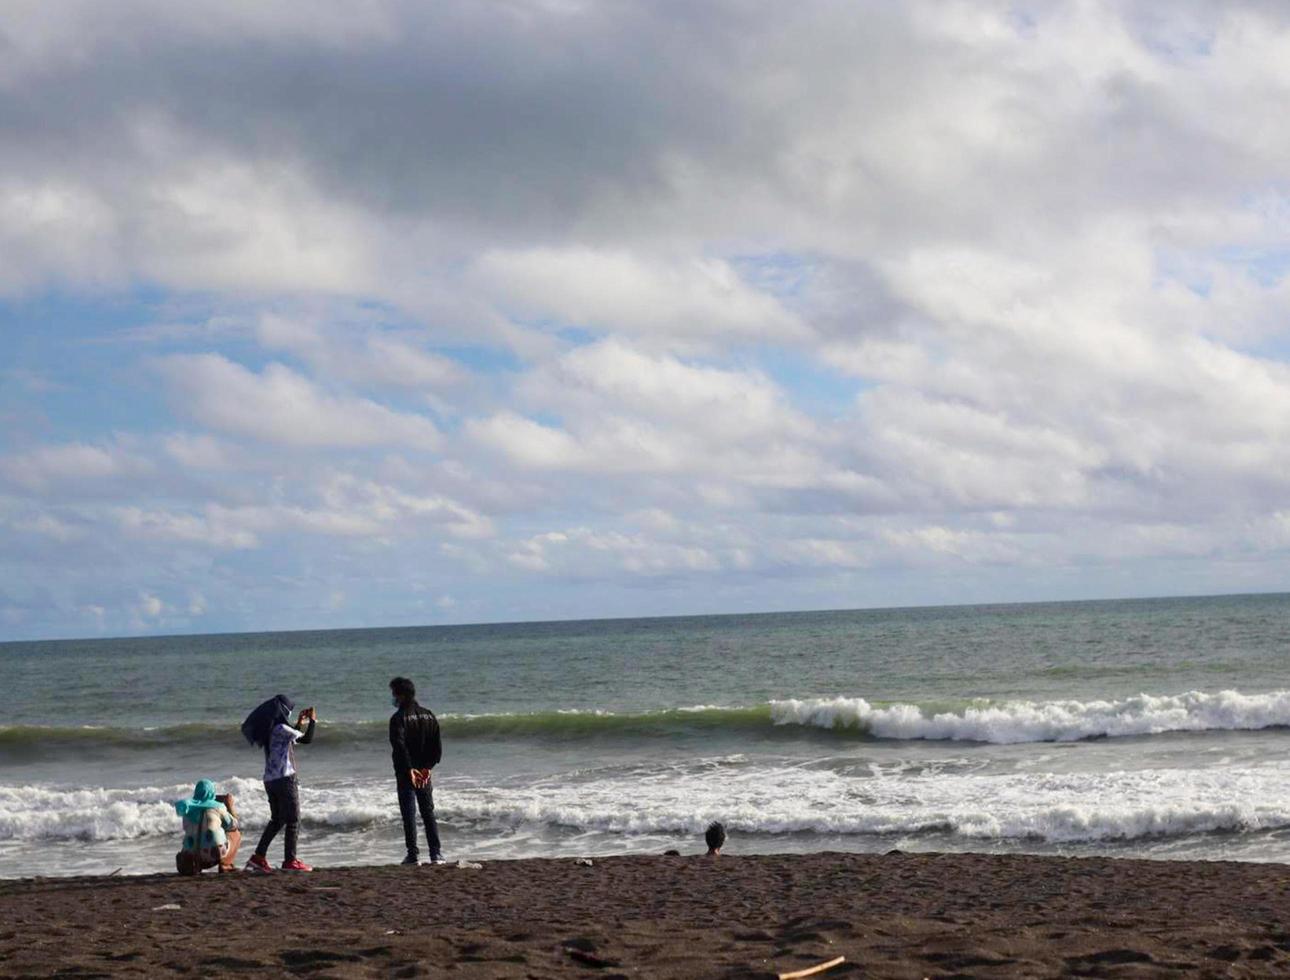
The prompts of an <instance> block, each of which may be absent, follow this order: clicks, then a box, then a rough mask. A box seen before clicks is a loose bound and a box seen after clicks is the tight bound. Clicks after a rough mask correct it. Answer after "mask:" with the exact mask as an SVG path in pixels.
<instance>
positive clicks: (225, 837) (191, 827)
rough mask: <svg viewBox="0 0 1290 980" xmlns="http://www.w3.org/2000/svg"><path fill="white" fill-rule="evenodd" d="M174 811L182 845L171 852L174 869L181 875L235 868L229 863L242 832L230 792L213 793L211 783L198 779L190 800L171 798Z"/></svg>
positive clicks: (239, 841) (213, 785) (231, 861)
mask: <svg viewBox="0 0 1290 980" xmlns="http://www.w3.org/2000/svg"><path fill="white" fill-rule="evenodd" d="M175 812H176V813H178V814H179V816H180V817H182V818H183V821H184V845H183V847H182V848H180V850H179V853H178V854H176V855H175V868H176V870H178V872H179V873H180V874H181V875H195V874H200V873H201V872H203V871H205V870H206V869H207V868H215V867H218V868H219V869H220V871H221V872H226V871H234V870H236V868H235V867H234V864H233V862H234V861H235V860H236V858H237V849H238V847H239V846H240V845H241V843H242V832H241V830H239V829H238V822H237V809H236V806H235V803H234V800H233V796H232V795H231V794H224V795H221V796H216V795H215V784H214V783H212V782H211V781H210V780H209V779H199V780H197V785H196V786H194V787H193V795H192V797H191V799H187V800H176V801H175Z"/></svg>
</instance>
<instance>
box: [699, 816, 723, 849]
mask: <svg viewBox="0 0 1290 980" xmlns="http://www.w3.org/2000/svg"><path fill="white" fill-rule="evenodd" d="M703 839H704V841H705V842H706V843H707V845H708V853H709V854H714V855H715V854H720V853H721V848H723V847H724V846H725V844H726V828H725V827H723V826H721V824H719V823H717V822H716V821H715V820H714V821H713V822H712V823H710V824H708V829H707V830H705V831H704V832H703Z"/></svg>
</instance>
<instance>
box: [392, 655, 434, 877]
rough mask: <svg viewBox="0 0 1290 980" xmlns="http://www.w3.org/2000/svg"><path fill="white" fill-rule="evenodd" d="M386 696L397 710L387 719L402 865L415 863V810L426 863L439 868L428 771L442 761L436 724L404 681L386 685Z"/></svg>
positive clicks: (413, 685)
mask: <svg viewBox="0 0 1290 980" xmlns="http://www.w3.org/2000/svg"><path fill="white" fill-rule="evenodd" d="M390 694H391V695H392V699H393V702H394V707H395V708H397V709H398V710H397V711H395V712H394V714H392V715H391V716H390V748H391V749H393V750H394V779H395V782H396V784H397V786H398V790H399V814H400V815H401V816H402V817H403V840H404V843H405V844H407V848H408V854H407V857H405V858H404V859H403V863H404V864H416V863H418V851H417V810H418V809H420V810H421V822H422V823H424V824H425V827H426V843H427V844H429V845H430V863H431V864H443V851H442V849H441V848H440V845H439V825H438V824H437V823H436V822H435V819H434V795H433V788H432V787H431V785H430V771H431V770H432V769H433V768H434V767H435V766H437V765H438V764H439V760H440V758H442V757H443V743H442V742H441V741H440V739H439V720H438V719H437V718H435V716H434V712H433V711H430V710H429V709H428V708H423V707H421V705H419V704H417V688H416V685H415V684H413V683H412V682H411V681H410V680H408V679H407V678H406V677H396V678H394V680H392V681H390Z"/></svg>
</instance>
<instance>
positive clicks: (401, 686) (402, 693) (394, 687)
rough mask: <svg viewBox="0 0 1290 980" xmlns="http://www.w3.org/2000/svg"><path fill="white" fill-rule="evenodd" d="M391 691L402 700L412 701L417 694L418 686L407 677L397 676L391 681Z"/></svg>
mask: <svg viewBox="0 0 1290 980" xmlns="http://www.w3.org/2000/svg"><path fill="white" fill-rule="evenodd" d="M390 691H391V692H392V693H393V694H394V696H395V697H396V698H398V699H399V700H400V701H411V700H412V699H413V698H415V697H416V696H417V686H416V685H415V684H413V683H412V682H411V681H410V680H408V679H407V678H406V677H396V678H394V680H392V681H390Z"/></svg>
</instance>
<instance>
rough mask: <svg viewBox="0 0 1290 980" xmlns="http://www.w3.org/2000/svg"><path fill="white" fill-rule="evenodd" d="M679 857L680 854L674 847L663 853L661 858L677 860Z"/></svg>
mask: <svg viewBox="0 0 1290 980" xmlns="http://www.w3.org/2000/svg"><path fill="white" fill-rule="evenodd" d="M680 856H681V852H680V851H678V850H677V849H676V848H675V847H674V848H672V849H671V850H668V851H664V852H663V857H665V858H679V857H680Z"/></svg>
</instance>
